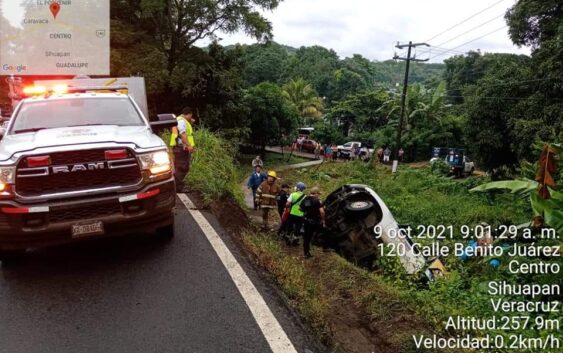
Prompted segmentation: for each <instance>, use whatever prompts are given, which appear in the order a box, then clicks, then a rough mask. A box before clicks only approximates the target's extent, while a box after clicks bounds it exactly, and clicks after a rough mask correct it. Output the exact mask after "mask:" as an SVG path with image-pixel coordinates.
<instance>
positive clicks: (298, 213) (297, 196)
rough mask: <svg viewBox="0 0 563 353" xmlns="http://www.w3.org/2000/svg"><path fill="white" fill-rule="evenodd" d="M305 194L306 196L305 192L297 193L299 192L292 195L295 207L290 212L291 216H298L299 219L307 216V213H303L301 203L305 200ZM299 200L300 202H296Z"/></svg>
mask: <svg viewBox="0 0 563 353" xmlns="http://www.w3.org/2000/svg"><path fill="white" fill-rule="evenodd" d="M303 194H304V193H303V192H301V191H297V192H294V193H292V194H291V195H290V197H291V204H292V205H293V206H291V209H290V210H289V214H291V215H294V216H297V217H304V216H305V213H304V212H303V211H301V202H302V201H303V199H304V198H305V197H304V196H303ZM297 200H299V202H295V201H297Z"/></svg>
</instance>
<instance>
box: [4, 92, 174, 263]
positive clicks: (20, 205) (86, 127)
mask: <svg viewBox="0 0 563 353" xmlns="http://www.w3.org/2000/svg"><path fill="white" fill-rule="evenodd" d="M30 93H33V95H32V96H30V97H28V98H25V99H22V100H21V101H20V102H19V104H18V105H17V107H16V109H15V110H14V113H13V114H12V118H11V119H10V122H9V124H8V126H7V127H6V129H5V131H4V132H3V136H1V137H0V138H1V140H0V261H7V260H9V259H11V258H12V257H14V256H16V255H20V254H21V253H22V252H25V249H27V248H36V247H44V246H50V245H56V244H62V243H68V242H73V241H79V240H81V239H84V238H91V237H105V236H113V235H119V234H123V233H131V232H136V231H143V232H146V231H151V232H157V233H160V234H162V235H165V236H171V235H173V232H174V218H173V213H172V210H173V207H174V205H175V197H176V195H175V192H174V190H175V188H174V178H173V176H172V169H173V168H172V164H171V161H170V159H169V154H168V151H167V147H166V145H165V144H164V142H163V141H162V140H161V139H160V138H159V137H158V136H157V135H155V134H154V133H153V131H152V128H151V123H149V121H148V119H147V118H146V117H145V115H144V114H143V112H142V111H141V109H139V106H138V105H137V104H136V102H135V101H134V100H133V98H132V97H131V96H129V95H128V94H127V93H124V92H123V87H120V90H118V89H117V88H115V89H113V88H107V87H104V88H103V90H99V89H98V90H96V89H94V88H88V89H79V88H76V89H68V88H64V89H62V88H61V87H58V89H56V90H52V91H45V92H43V91H41V90H37V89H35V91H34V90H33V89H32V90H31V91H30ZM173 123H174V121H170V122H165V123H164V124H163V123H162V122H158V123H156V124H153V125H154V126H153V127H156V126H157V125H158V126H159V127H162V126H164V125H167V124H168V126H170V125H172V124H173Z"/></svg>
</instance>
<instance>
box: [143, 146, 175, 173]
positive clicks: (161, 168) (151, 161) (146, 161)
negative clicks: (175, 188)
mask: <svg viewBox="0 0 563 353" xmlns="http://www.w3.org/2000/svg"><path fill="white" fill-rule="evenodd" d="M139 161H140V162H141V168H142V169H143V170H149V171H150V172H151V174H152V175H158V174H163V173H167V172H169V171H171V170H172V163H171V162H170V156H169V155H168V152H167V151H157V152H152V153H146V154H142V155H140V156H139Z"/></svg>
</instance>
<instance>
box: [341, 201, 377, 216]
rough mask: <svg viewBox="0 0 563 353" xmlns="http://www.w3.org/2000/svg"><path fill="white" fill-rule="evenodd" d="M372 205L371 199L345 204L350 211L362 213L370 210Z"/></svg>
mask: <svg viewBox="0 0 563 353" xmlns="http://www.w3.org/2000/svg"><path fill="white" fill-rule="evenodd" d="M373 206H374V205H373V202H371V201H364V200H359V201H352V202H348V203H347V204H346V209H347V210H348V211H350V212H359V213H363V212H366V211H369V210H371V209H372V208H373Z"/></svg>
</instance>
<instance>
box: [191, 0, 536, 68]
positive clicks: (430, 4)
mask: <svg viewBox="0 0 563 353" xmlns="http://www.w3.org/2000/svg"><path fill="white" fill-rule="evenodd" d="M514 3H515V0H283V1H282V2H281V4H280V5H279V6H278V8H276V9H275V10H274V11H273V12H264V13H263V15H264V16H265V17H266V18H267V19H268V20H269V21H270V22H272V25H273V29H274V31H273V32H274V40H275V41H276V42H278V43H280V44H285V45H289V46H292V47H297V48H298V47H300V46H311V45H321V46H323V47H327V48H331V49H334V50H335V51H336V52H337V53H338V55H339V56H340V57H341V58H345V57H350V56H352V55H353V54H361V55H363V56H364V57H366V58H368V59H370V60H379V61H382V60H387V59H391V58H392V57H393V56H394V55H395V52H396V54H398V55H400V56H404V55H405V54H406V53H405V51H403V50H399V49H396V48H394V46H395V44H396V43H397V41H399V42H401V43H408V41H409V40H412V41H413V43H418V42H427V43H429V44H431V45H432V46H433V47H432V48H431V49H430V50H431V51H430V52H429V51H428V49H425V48H423V47H419V48H417V49H416V55H417V58H419V59H426V58H428V59H430V62H441V61H443V60H444V59H446V58H448V57H449V56H452V55H455V54H459V53H463V52H466V51H469V50H477V49H480V50H481V51H482V52H503V53H521V54H529V53H530V50H529V49H528V48H525V47H524V48H518V47H516V46H514V45H513V44H512V42H511V41H510V38H509V37H508V28H506V27H504V26H506V22H505V20H504V13H505V12H506V10H507V9H508V8H509V7H511V6H512V5H513V4H514ZM487 8H488V9H487ZM483 10H484V11H483ZM481 11H483V12H482V13H480V14H478V15H477V16H474V17H473V18H470V17H471V16H473V15H475V14H477V13H479V12H481ZM468 18H470V19H468ZM464 20H467V21H465V22H464V23H461V24H460V25H459V26H456V27H455V28H451V27H453V26H455V25H457V24H459V23H460V22H462V21H464ZM503 27H504V28H503ZM446 30H447V31H446ZM444 31H445V33H443V34H440V33H441V32H444ZM438 34H440V35H439V36H436V35H438ZM481 36H484V37H483V38H481V39H477V38H479V37H481ZM219 37H220V38H222V40H221V44H222V45H229V44H236V43H241V44H242V43H244V44H252V43H256V40H254V39H252V38H250V37H247V36H246V35H245V34H244V33H240V32H239V33H235V34H224V33H219ZM456 37H457V38H456ZM474 39H477V40H475V41H473V40H474ZM469 41H472V42H471V43H469V44H466V45H463V44H465V43H467V42H469ZM198 44H199V45H206V44H207V43H206V42H205V41H203V42H200V43H198ZM460 45H463V46H461V47H458V46H460ZM435 47H436V48H435ZM444 49H454V50H455V51H451V52H445V51H444ZM444 53H445V54H446V55H441V54H444Z"/></svg>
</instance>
